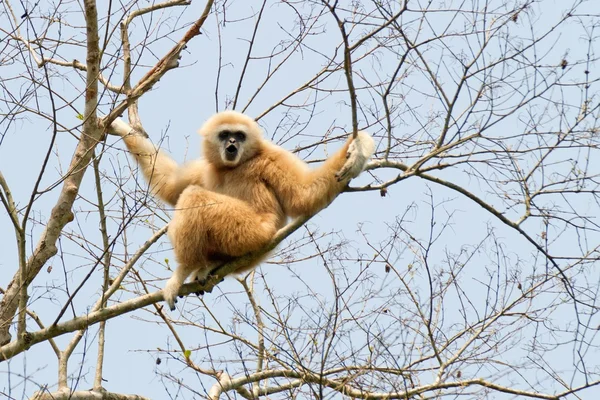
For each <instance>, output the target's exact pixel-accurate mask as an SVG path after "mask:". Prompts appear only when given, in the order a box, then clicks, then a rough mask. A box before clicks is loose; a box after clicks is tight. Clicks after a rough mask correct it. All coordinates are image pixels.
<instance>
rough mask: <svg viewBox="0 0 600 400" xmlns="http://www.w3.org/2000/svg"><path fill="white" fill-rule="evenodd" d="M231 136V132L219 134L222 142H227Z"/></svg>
mask: <svg viewBox="0 0 600 400" xmlns="http://www.w3.org/2000/svg"><path fill="white" fill-rule="evenodd" d="M230 134H231V132H229V131H221V132H219V140H221V141H223V140H227V138H228V137H229V135H230Z"/></svg>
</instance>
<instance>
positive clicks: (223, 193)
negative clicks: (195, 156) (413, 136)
mask: <svg viewBox="0 0 600 400" xmlns="http://www.w3.org/2000/svg"><path fill="white" fill-rule="evenodd" d="M115 124H116V125H115ZM119 124H121V125H119ZM123 125H126V124H124V122H123V121H120V120H117V121H115V122H113V133H118V134H120V135H121V136H122V137H123V140H124V141H125V144H126V145H127V148H128V149H129V151H130V152H131V154H133V156H134V157H135V159H136V161H137V162H138V164H139V166H140V169H141V170H142V172H143V174H144V176H145V177H146V180H148V182H149V184H150V188H151V190H152V192H153V193H154V194H155V195H156V196H158V197H160V198H161V199H162V200H164V201H165V202H167V203H169V204H171V205H174V206H175V211H174V214H173V219H172V221H171V223H170V224H169V230H168V236H169V239H170V240H171V243H172V244H173V249H174V252H175V257H176V260H177V262H178V266H177V269H176V270H175V272H174V273H173V275H172V276H171V278H170V279H169V280H168V282H167V284H166V286H165V289H164V291H163V295H164V298H165V301H166V302H167V304H168V305H169V307H170V308H171V310H174V309H175V303H176V301H177V300H176V298H177V294H178V292H179V289H180V287H181V285H182V284H183V283H184V282H185V280H186V279H187V278H188V276H190V275H192V274H193V273H195V275H196V277H197V279H200V280H202V279H205V278H206V277H207V275H208V273H209V272H210V271H211V269H212V268H214V267H215V266H217V265H219V264H221V263H223V262H225V261H227V260H231V259H232V258H235V257H239V256H242V255H244V254H247V253H249V252H252V251H256V250H260V249H261V248H262V247H264V246H265V245H266V244H267V243H269V241H270V240H271V239H272V238H273V236H274V235H275V233H276V232H277V231H278V230H279V229H280V228H282V227H283V226H284V225H285V224H286V220H287V218H288V217H297V216H300V215H307V214H314V213H316V212H317V211H319V210H321V209H322V208H324V207H326V206H327V205H328V204H329V203H330V202H331V201H332V200H333V199H334V197H335V196H336V195H337V194H339V193H340V192H341V191H342V190H343V189H344V187H345V186H346V185H347V183H348V181H349V180H350V179H352V178H354V177H356V176H358V174H360V173H361V172H362V170H363V169H364V167H365V165H366V163H367V161H368V160H369V158H370V157H371V156H372V155H373V152H374V150H375V144H374V142H373V139H372V138H371V137H370V136H369V134H368V133H366V132H363V131H361V132H358V135H357V137H356V138H352V136H351V137H350V138H349V139H348V141H347V142H346V143H345V144H344V146H343V147H342V148H341V149H340V150H339V151H337V152H336V153H335V154H333V155H332V156H331V157H329V158H328V159H327V160H326V161H325V162H324V163H323V164H322V165H321V166H320V167H318V168H317V169H314V170H311V169H309V168H308V166H307V164H306V163H304V162H303V161H301V160H300V159H299V158H298V157H296V156H295V155H293V154H292V153H290V152H288V151H286V150H284V149H282V148H281V147H278V146H276V145H275V144H273V143H271V142H269V141H267V140H265V139H263V137H262V131H261V129H260V127H259V126H258V124H257V123H256V121H254V120H253V119H252V118H250V117H248V116H246V115H244V114H240V113H238V112H235V111H224V112H220V113H218V114H215V115H214V116H212V117H211V118H210V119H208V121H206V122H205V123H204V125H203V126H202V128H201V129H200V131H199V133H200V134H201V135H202V136H203V138H204V142H203V146H202V148H203V151H204V158H203V159H200V160H196V161H193V162H190V163H187V164H185V165H182V166H179V165H177V163H176V162H175V161H173V160H172V159H171V158H170V157H169V156H168V155H166V154H165V153H164V152H162V151H160V150H157V149H156V147H155V146H154V145H153V144H152V142H150V140H148V139H147V138H146V137H145V136H142V135H141V134H140V133H135V132H131V133H128V134H123V133H122V132H129V131H130V130H131V129H130V128H129V129H124V128H123ZM115 126H120V128H121V129H120V130H119V129H114V127H115ZM265 257H266V256H265ZM263 259H264V257H263ZM261 261H262V260H258V261H257V262H255V263H252V264H251V265H247V266H245V267H243V268H241V269H239V270H237V271H236V273H241V272H244V271H248V270H250V269H252V268H254V267H255V266H256V265H258V264H259V263H260V262H261Z"/></svg>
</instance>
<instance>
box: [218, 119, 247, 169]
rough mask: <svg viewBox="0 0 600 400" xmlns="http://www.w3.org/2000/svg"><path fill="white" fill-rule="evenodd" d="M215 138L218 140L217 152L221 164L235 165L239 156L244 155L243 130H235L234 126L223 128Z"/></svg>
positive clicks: (244, 139)
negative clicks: (219, 155) (219, 153)
mask: <svg viewBox="0 0 600 400" xmlns="http://www.w3.org/2000/svg"><path fill="white" fill-rule="evenodd" d="M217 138H218V139H219V150H220V152H221V160H222V161H223V163H224V164H232V165H235V164H237V163H238V161H239V159H240V158H241V156H242V155H244V143H245V142H246V138H247V135H246V132H245V131H244V130H239V129H237V130H236V127H235V126H233V127H228V126H223V127H222V130H221V131H219V133H218V134H217Z"/></svg>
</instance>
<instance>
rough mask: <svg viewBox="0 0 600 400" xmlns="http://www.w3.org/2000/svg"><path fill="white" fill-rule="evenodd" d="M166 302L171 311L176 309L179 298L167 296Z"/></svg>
mask: <svg viewBox="0 0 600 400" xmlns="http://www.w3.org/2000/svg"><path fill="white" fill-rule="evenodd" d="M165 302H166V303H167V305H168V306H169V309H170V310H171V311H175V304H177V299H175V298H165Z"/></svg>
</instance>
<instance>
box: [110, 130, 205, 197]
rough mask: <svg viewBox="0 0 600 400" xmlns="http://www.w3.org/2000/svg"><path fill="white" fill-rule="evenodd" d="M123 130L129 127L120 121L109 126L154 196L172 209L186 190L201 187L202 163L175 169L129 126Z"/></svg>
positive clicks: (173, 163) (167, 158) (189, 164)
mask: <svg viewBox="0 0 600 400" xmlns="http://www.w3.org/2000/svg"><path fill="white" fill-rule="evenodd" d="M126 127H129V125H127V124H126V123H125V122H123V121H121V120H118V121H117V122H116V124H115V123H113V125H111V128H113V129H112V131H113V133H116V134H118V135H119V136H121V137H122V138H123V141H124V142H125V144H126V145H127V149H129V152H130V153H131V154H132V155H133V157H134V158H135V160H136V161H137V163H138V165H139V166H140V169H141V170H142V173H143V174H144V177H145V178H146V180H147V181H148V183H149V185H150V190H152V193H153V194H154V195H156V196H158V197H159V198H160V199H161V200H163V201H165V202H166V203H168V204H170V205H173V206H174V205H175V203H177V199H178V198H179V195H180V194H181V192H183V190H184V189H185V188H186V187H188V186H189V185H200V186H201V185H202V171H203V169H204V168H205V162H204V161H203V160H197V161H193V162H190V163H187V164H184V165H183V166H179V165H177V163H176V162H175V161H174V160H173V159H171V157H169V156H168V155H167V154H166V153H164V152H163V151H161V150H159V149H157V148H156V147H155V146H154V144H153V143H152V142H151V141H150V140H149V139H148V138H146V137H145V136H143V135H142V134H140V133H137V132H135V131H134V130H133V129H131V127H129V129H128V130H127V129H126Z"/></svg>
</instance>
